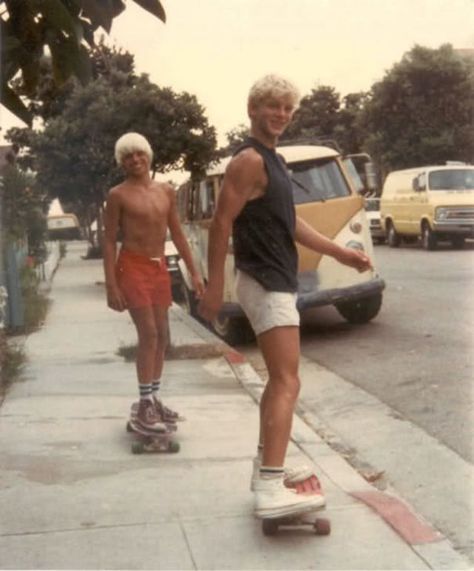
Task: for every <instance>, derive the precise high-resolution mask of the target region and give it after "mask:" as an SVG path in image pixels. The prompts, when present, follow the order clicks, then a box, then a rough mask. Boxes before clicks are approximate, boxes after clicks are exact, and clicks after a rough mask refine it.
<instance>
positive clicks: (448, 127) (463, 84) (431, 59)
mask: <svg viewBox="0 0 474 571" xmlns="http://www.w3.org/2000/svg"><path fill="white" fill-rule="evenodd" d="M473 93H474V64H473V63H472V62H469V61H468V60H464V59H462V58H461V57H460V56H458V55H457V54H456V53H455V51H454V50H453V48H452V47H451V46H450V45H443V46H441V47H440V48H438V49H430V48H425V47H421V46H415V47H414V48H413V49H412V50H411V51H409V52H408V53H407V54H405V55H404V56H403V58H402V60H401V61H400V62H399V63H397V64H395V65H394V66H393V67H392V68H391V69H390V70H389V71H388V72H387V73H386V74H385V76H384V78H383V79H382V80H381V81H379V82H377V83H375V84H374V85H373V87H372V90H371V93H370V96H369V100H368V102H367V104H366V105H365V110H364V112H363V113H362V117H361V124H362V125H364V128H365V130H366V136H365V141H366V146H367V149H368V151H369V152H370V153H371V154H372V156H373V157H374V158H375V159H376V161H377V162H378V163H379V165H380V167H381V169H382V172H384V173H386V172H388V171H390V170H393V169H397V168H406V167H410V166H416V165H423V164H440V163H444V162H445V161H446V160H449V159H457V160H463V161H467V162H470V161H472V160H473V159H474V125H473V106H472V94H473Z"/></svg>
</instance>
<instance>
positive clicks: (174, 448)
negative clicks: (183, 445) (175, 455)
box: [168, 440, 180, 452]
mask: <svg viewBox="0 0 474 571" xmlns="http://www.w3.org/2000/svg"><path fill="white" fill-rule="evenodd" d="M179 449H180V446H179V442H176V441H175V440H172V441H171V442H170V443H169V444H168V452H179Z"/></svg>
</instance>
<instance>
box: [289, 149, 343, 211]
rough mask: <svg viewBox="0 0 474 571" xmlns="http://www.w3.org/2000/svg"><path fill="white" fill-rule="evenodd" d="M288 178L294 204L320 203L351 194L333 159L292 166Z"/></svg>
mask: <svg viewBox="0 0 474 571" xmlns="http://www.w3.org/2000/svg"><path fill="white" fill-rule="evenodd" d="M290 176H291V180H292V183H293V198H294V202H295V204H304V203H306V202H318V201H319V202H321V201H325V200H330V199H332V198H341V197H343V196H350V194H351V191H350V188H349V186H348V185H347V182H346V179H345V178H344V176H343V174H342V172H341V169H340V168H339V165H338V163H337V162H336V161H335V160H333V159H331V160H329V161H324V162H317V163H315V162H310V163H308V162H306V163H299V164H298V163H297V164H293V165H291V171H290Z"/></svg>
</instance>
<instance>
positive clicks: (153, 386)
mask: <svg viewBox="0 0 474 571" xmlns="http://www.w3.org/2000/svg"><path fill="white" fill-rule="evenodd" d="M160 384H161V383H160V379H155V380H154V381H153V382H152V383H151V392H152V393H153V396H154V397H155V398H156V399H157V398H158V392H159V391H160Z"/></svg>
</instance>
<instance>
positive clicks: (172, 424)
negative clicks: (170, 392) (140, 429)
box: [130, 402, 178, 431]
mask: <svg viewBox="0 0 474 571" xmlns="http://www.w3.org/2000/svg"><path fill="white" fill-rule="evenodd" d="M138 404H139V403H138V402H134V403H133V404H132V407H131V409H130V420H131V421H133V422H136V419H137V413H138ZM163 424H165V425H166V427H167V429H168V430H173V431H175V430H178V426H177V424H176V422H164V423H163Z"/></svg>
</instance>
